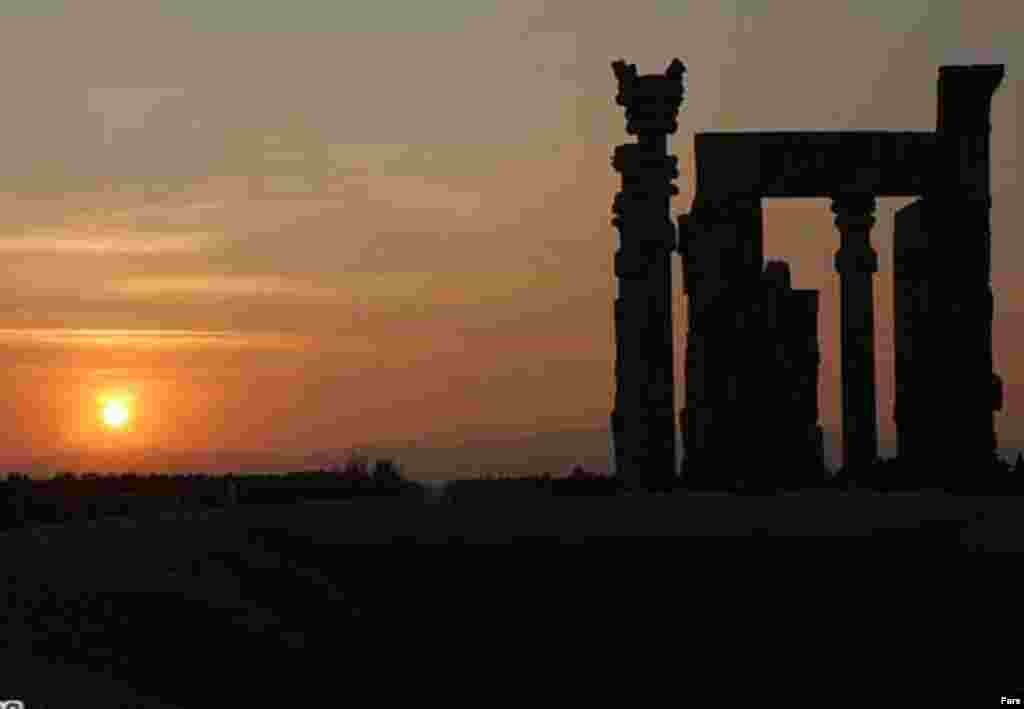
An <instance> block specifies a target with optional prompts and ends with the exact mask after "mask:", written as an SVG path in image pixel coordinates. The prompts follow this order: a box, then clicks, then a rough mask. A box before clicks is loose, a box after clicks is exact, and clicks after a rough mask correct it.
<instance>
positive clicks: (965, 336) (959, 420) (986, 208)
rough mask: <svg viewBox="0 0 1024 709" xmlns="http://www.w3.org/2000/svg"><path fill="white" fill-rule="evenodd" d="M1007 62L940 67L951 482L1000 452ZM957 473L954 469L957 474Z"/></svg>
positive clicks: (936, 192)
mask: <svg viewBox="0 0 1024 709" xmlns="http://www.w3.org/2000/svg"><path fill="white" fill-rule="evenodd" d="M1004 75H1005V67H1004V66H1002V65H999V64H994V65H986V64H981V65H971V66H943V67H940V68H939V82H938V120H937V125H936V135H937V137H938V146H937V147H938V153H937V161H936V165H935V178H934V179H933V184H932V189H931V191H930V194H929V195H928V199H927V200H926V201H927V204H928V209H929V212H930V217H929V218H930V222H931V226H932V227H933V228H934V229H935V231H936V232H937V233H936V237H938V238H935V239H934V240H933V242H932V245H933V249H936V250H941V251H940V253H939V255H938V260H939V262H940V263H941V265H942V268H941V269H940V273H939V274H937V275H938V283H937V285H938V286H939V287H938V288H936V290H937V291H939V293H937V295H938V298H937V300H938V301H939V303H938V304H937V307H936V308H935V310H936V316H935V319H936V321H937V324H936V327H937V328H939V327H941V329H942V332H943V333H944V335H945V337H944V339H943V341H942V347H943V353H944V354H945V356H946V357H947V358H948V359H949V361H952V362H955V363H956V367H957V372H956V376H955V377H946V380H945V381H943V382H942V387H943V403H944V405H945V407H946V410H947V411H948V414H949V415H948V416H947V419H948V421H947V422H945V425H944V428H945V429H946V430H945V431H944V435H943V445H942V449H941V450H942V455H943V462H944V463H945V466H944V467H945V468H946V469H947V470H950V471H951V474H953V475H954V476H956V479H953V480H950V481H949V484H950V485H952V486H956V485H959V484H960V483H961V482H966V481H967V480H969V479H970V474H969V472H968V471H970V470H972V469H975V468H976V467H977V466H980V465H984V464H986V463H988V462H990V461H991V460H992V458H993V456H994V455H995V453H996V445H997V441H996V431H995V420H994V412H995V411H998V410H999V409H1000V408H1001V407H1002V382H1001V380H1000V378H999V376H998V375H997V374H996V373H995V367H994V361H993V353H992V316H993V309H994V298H993V293H992V281H991V276H992V222H991V215H990V211H991V207H992V193H991V184H990V181H991V175H990V173H991V167H990V165H991V163H990V160H991V145H990V136H991V132H992V124H991V111H992V98H993V94H994V93H995V91H996V89H997V88H998V87H999V85H1000V84H1001V83H1002V80H1003V77H1004ZM953 470H956V472H955V473H952V471H953Z"/></svg>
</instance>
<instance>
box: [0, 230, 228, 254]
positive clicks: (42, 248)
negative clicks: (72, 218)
mask: <svg viewBox="0 0 1024 709" xmlns="http://www.w3.org/2000/svg"><path fill="white" fill-rule="evenodd" d="M80 233H81V232H80V231H78V230H70V229H69V230H66V231H63V232H42V233H35V234H30V235H28V236H22V237H17V238H5V239H0V253H5V254H101V255H114V254H128V255H133V254H171V253H177V254H184V253H197V252H199V251H201V250H202V249H203V247H204V246H205V245H206V244H208V243H210V242H212V241H215V240H216V239H217V238H219V235H216V234H209V233H194V234H173V235H169V234H159V233H156V234H154V233H145V232H135V231H116V230H110V229H104V230H103V233H102V234H97V235H95V236H80V235H79V234H80Z"/></svg>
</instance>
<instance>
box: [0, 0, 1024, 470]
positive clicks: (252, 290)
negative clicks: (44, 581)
mask: <svg viewBox="0 0 1024 709" xmlns="http://www.w3.org/2000/svg"><path fill="white" fill-rule="evenodd" d="M798 7H799V10H797V9H796V8H798ZM1022 20H1024V9H1022V6H1020V4H1019V3H1013V2H1007V0H972V1H970V2H954V1H952V0H949V1H944V2H938V1H936V2H925V1H923V0H899V2H893V0H857V1H855V2H854V1H851V2H840V1H839V0H819V1H816V2H813V3H812V2H799V3H798V2H785V1H783V0H778V1H776V2H767V0H757V1H754V0H750V1H743V0H733V1H728V0H701V1H697V0H694V1H692V2H685V1H682V0H675V1H673V0H631V1H630V2H628V3H613V2H608V3H605V2H586V1H584V0H560V1H549V2H544V1H542V0H515V1H512V0H506V1H504V2H498V0H432V2H407V1H399V0H374V1H373V2H369V1H367V2H340V1H338V0H293V1H292V2H288V3H284V2H271V1H270V0H259V1H257V0H173V1H172V0H167V1H166V2H159V1H157V0H123V1H117V2H115V1H113V0H90V2H68V3H63V2H58V1H57V0H45V1H44V0H9V1H8V2H5V3H3V6H2V9H0V90H2V92H3V95H2V99H3V100H2V103H3V111H2V112H0V259H2V260H3V263H4V274H5V278H4V279H3V280H2V281H0V372H2V382H3V396H2V397H0V401H2V404H0V427H2V431H3V433H4V436H3V440H4V445H3V446H2V449H0V470H29V469H32V470H45V469H54V468H60V469H63V468H65V467H68V466H74V467H76V468H79V469H87V468H92V469H101V468H102V466H103V465H105V464H107V463H108V462H109V461H111V460H132V461H135V463H137V464H139V465H140V466H141V467H143V468H145V469H154V470H163V469H181V467H182V466H183V465H195V462H194V461H195V460H202V461H208V462H204V463H203V465H205V469H206V470H210V471H227V470H232V469H236V468H237V467H238V466H239V465H241V463H239V462H238V461H240V460H241V458H237V457H236V458H232V457H231V456H230V455H229V453H230V452H232V451H234V452H239V451H242V452H247V453H246V455H248V456H249V457H248V458H246V461H248V462H246V465H249V466H250V467H251V466H252V465H255V466H257V469H258V468H259V466H260V465H263V466H264V467H265V468H267V469H272V468H274V466H275V465H280V464H283V463H279V462H275V461H280V460H282V456H284V457H288V456H292V457H294V458H295V459H296V460H298V459H302V458H303V456H308V455H311V454H313V453H315V452H317V451H320V452H323V453H322V455H328V453H327V452H330V451H340V450H344V449H346V448H348V447H349V446H352V445H369V444H381V445H385V444H393V445H397V444H398V443H400V442H404V441H418V442H419V444H420V445H421V446H423V447H427V448H429V447H444V446H454V445H460V444H462V445H465V446H467V447H472V446H477V447H478V450H477V449H474V450H475V451H476V452H475V453H474V455H476V457H477V458H479V460H480V462H481V463H482V464H484V463H486V464H494V465H497V464H502V463H504V462H505V459H504V458H501V456H508V455H513V456H514V455H518V456H519V458H518V459H517V460H518V462H520V463H522V462H523V461H524V460H526V459H527V458H528V457H529V456H530V455H534V454H536V455H541V454H544V455H548V456H550V455H553V454H558V455H564V456H566V457H567V460H570V461H571V460H572V459H573V457H574V456H577V457H587V456H589V458H588V460H589V459H593V458H596V459H599V460H602V461H604V464H605V465H607V462H606V458H607V453H608V448H607V442H606V441H607V437H606V433H607V427H608V415H609V413H610V411H611V408H612V396H613V389H614V382H613V358H614V330H613V321H612V307H613V306H612V304H613V301H614V298H615V295H616V283H615V278H614V276H613V269H612V263H613V254H614V251H615V249H616V248H617V244H618V235H617V232H616V231H615V229H614V228H613V227H612V226H611V224H610V219H611V217H612V214H611V211H610V210H611V204H612V199H613V197H614V194H615V192H616V191H617V190H618V189H619V176H618V175H617V174H616V173H615V172H614V171H613V170H612V168H611V166H610V164H609V156H610V154H611V152H612V150H613V149H614V146H615V145H617V144H619V143H622V142H625V141H626V140H630V138H629V136H627V135H626V133H625V120H624V117H623V111H622V109H621V108H620V107H618V106H616V105H615V103H614V97H615V93H616V82H615V79H614V77H613V75H612V71H611V68H610V62H611V61H612V60H614V59H617V58H619V57H623V58H625V59H626V60H627V61H629V62H634V63H636V64H637V66H638V69H639V71H640V73H652V72H662V71H664V69H665V67H667V66H668V63H669V62H670V61H671V59H672V58H673V57H679V58H680V59H682V61H683V62H684V63H685V64H686V65H687V68H688V75H687V85H688V93H687V96H686V100H685V103H684V105H683V108H682V110H681V113H680V118H679V123H680V129H679V132H678V133H677V134H675V135H674V136H673V137H672V138H671V139H670V151H671V152H673V153H674V154H676V155H678V156H679V159H680V172H681V173H682V176H681V177H680V178H679V179H678V180H677V183H676V184H677V185H678V186H679V188H680V191H681V194H680V195H679V196H678V197H676V198H675V200H674V210H675V211H676V213H679V212H684V211H687V210H688V208H689V206H690V202H691V200H692V197H693V184H692V179H691V178H692V175H693V174H694V168H693V151H692V147H693V136H694V133H696V132H701V131H713V130H723V131H725V130H789V129H792V130H853V129H892V130H933V129H934V127H935V107H936V96H935V87H936V79H937V70H938V67H939V65H940V64H947V63H973V62H985V63H988V62H999V63H1005V64H1007V78H1006V79H1005V80H1004V83H1003V85H1002V86H1001V87H1000V89H999V90H998V91H997V93H996V94H995V97H994V99H993V110H992V126H993V132H992V156H993V162H992V190H993V201H994V206H993V209H992V220H993V275H992V280H993V285H994V290H995V298H996V301H995V308H996V314H995V326H994V330H995V334H994V349H995V358H996V370H997V372H998V373H1000V374H1001V375H1002V377H1003V379H1004V380H1005V393H1006V404H1005V407H1004V410H1003V412H1001V413H1000V414H998V415H997V430H998V432H999V437H1000V445H1002V446H1005V447H1020V446H1024V356H1021V355H1022V353H1024V338H1022V336H1021V333H1022V332H1024V281H1022V275H1024V240H1022V239H1021V237H1022V236H1024V230H1022V228H1021V224H1022V221H1021V217H1020V216H1016V217H1015V216H1014V213H1015V209H1017V208H1018V205H1020V204H1022V203H1024V193H1022V191H1021V188H1020V187H1018V184H1017V170H1018V156H1019V149H1018V142H1017V140H1018V131H1019V128H1018V126H1019V124H1020V121H1021V103H1022V99H1021V82H1020V79H1019V78H1018V77H1019V76H1020V75H1021V74H1020V71H1021V70H1020V67H1024V48H1022V45H1021V42H1020V41H1019V38H1020V33H1021V30H1022V28H1024V22H1022ZM908 201H909V200H906V199H880V200H879V211H878V214H877V216H878V223H877V225H876V227H875V229H874V232H873V237H874V238H873V241H874V244H875V246H876V248H877V250H878V253H879V259H880V272H879V274H878V277H877V278H876V317H877V321H876V327H877V343H878V346H877V348H878V354H877V356H878V365H877V367H878V398H879V422H880V434H881V437H882V438H883V439H886V440H887V441H888V442H889V444H891V441H892V439H893V438H894V428H893V424H892V406H891V401H892V392H893V376H892V324H891V320H892V282H891V279H892V249H891V245H892V214H893V212H894V211H895V210H896V209H898V208H899V207H901V206H903V205H904V204H907V203H908ZM832 218H833V215H832V214H831V212H830V211H829V204H828V202H827V201H815V200H791V201H782V200H776V201H772V202H769V203H768V206H767V209H766V217H765V220H766V248H765V252H766V255H767V256H768V257H770V258H784V259H787V260H789V262H790V264H791V266H792V269H793V281H794V283H793V285H794V287H797V288H817V289H820V290H821V308H822V313H821V316H820V320H819V323H820V324H819V331H820V337H821V345H822V369H821V386H820V389H821V404H822V416H821V420H822V423H823V425H824V426H825V427H826V429H827V430H829V431H831V432H833V433H836V432H838V430H839V381H838V376H839V367H838V362H837V356H838V343H839V332H838V287H839V283H838V278H837V276H836V274H835V273H834V271H833V269H832V257H833V254H834V252H835V250H836V248H837V246H838V241H839V238H838V234H837V232H836V231H835V228H834V226H833V224H832ZM680 270H681V269H680V266H679V260H678V258H676V259H675V266H674V279H675V282H674V285H675V289H676V291H675V292H676V298H675V310H676V312H675V320H676V332H677V339H676V353H677V367H676V371H677V384H676V388H677V400H678V401H679V402H680V405H681V403H682V399H683V392H684V385H683V379H682V375H683V356H682V354H683V352H684V342H685V327H684V326H685V322H686V320H685V298H684V297H683V294H682V290H681V287H680ZM950 335H951V336H953V335H954V333H950ZM934 356H936V357H941V356H942V353H941V352H936V353H934ZM950 365H951V371H955V363H952V362H951V363H950ZM111 396H115V397H116V396H125V397H130V398H131V400H132V404H131V406H132V416H131V419H130V420H129V421H127V423H126V424H125V425H122V426H119V427H117V426H110V425H107V424H105V423H104V418H103V416H101V410H102V404H101V399H104V397H106V398H107V399H109V398H110V397H111ZM936 402H937V405H941V391H937V392H936ZM573 430H576V431H577V432H578V431H588V430H589V431H595V432H597V433H598V434H600V435H595V436H594V437H592V438H590V439H586V440H590V441H594V443H593V445H592V446H591V449H589V450H568V449H564V450H559V445H561V444H560V443H559V440H563V439H559V438H558V435H556V434H558V433H559V432H562V431H570V432H571V431H573ZM601 432H603V433H601ZM530 434H542V435H541V436H540V438H537V439H536V440H543V441H545V443H543V445H541V444H539V443H538V444H536V445H538V446H541V447H542V448H543V451H541V450H540V448H538V449H536V450H534V449H531V448H530V446H529V445H527V444H524V445H522V446H519V448H518V449H517V450H514V451H513V453H509V452H508V450H507V449H501V448H498V447H493V446H490V444H488V443H486V442H487V441H491V440H498V439H511V438H514V437H517V436H521V435H522V436H525V435H530ZM549 434H550V435H549ZM601 435H604V436H605V437H604V438H601ZM566 436H567V437H566V438H564V441H565V445H566V446H568V445H569V442H570V441H571V442H574V443H573V445H578V441H580V440H584V439H581V438H579V437H578V436H577V437H575V438H574V437H572V436H569V435H568V434H566ZM602 441H604V442H602ZM531 445H532V444H531ZM887 451H888V452H891V445H888V447H883V453H884V452H887ZM836 452H837V451H833V455H834V454H835V453H836ZM261 455H262V456H263V457H262V458H261V457H260V456H261ZM119 456H122V457H119ZM123 456H127V457H123ZM131 456H135V457H131ZM188 456H193V457H191V458H189V457H188ZM488 456H490V458H488ZM440 460H441V463H439V464H438V465H441V466H443V464H444V463H443V457H442V458H441V459H440ZM174 461H177V462H174ZM182 461H187V462H182ZM409 473H410V475H411V476H413V477H415V475H416V473H417V471H416V469H415V466H413V465H410V470H409Z"/></svg>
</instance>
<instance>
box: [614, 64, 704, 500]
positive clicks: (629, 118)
mask: <svg viewBox="0 0 1024 709" xmlns="http://www.w3.org/2000/svg"><path fill="white" fill-rule="evenodd" d="M612 68H613V69H614V71H615V76H616V78H617V79H618V81H619V93H618V95H617V96H616V97H615V101H616V103H618V104H619V105H620V106H623V107H625V109H626V132H627V133H629V134H630V135H635V136H637V141H636V142H635V143H626V144H625V145H620V146H618V147H617V148H616V149H615V155H614V157H613V158H612V165H613V167H614V168H615V169H616V170H617V171H618V172H620V173H621V174H622V190H621V191H620V192H619V193H618V194H617V195H616V196H615V203H614V205H613V207H612V211H613V212H614V213H615V215H616V216H615V218H614V219H613V220H612V224H613V225H614V226H615V227H616V228H618V230H619V235H620V238H621V247H620V248H619V250H618V251H617V252H616V254H615V275H616V277H617V278H618V279H619V297H618V298H617V299H616V301H615V335H616V360H615V375H616V376H615V381H616V388H615V410H614V411H613V412H612V416H611V422H612V432H613V434H612V435H613V437H614V440H615V470H616V474H617V475H618V476H620V477H621V478H622V479H623V480H627V481H630V482H635V483H640V484H664V483H666V482H669V481H671V480H672V479H673V478H674V477H675V465H676V448H675V443H676V441H675V414H674V411H675V389H674V384H673V376H672V368H673V366H674V356H673V352H672V350H673V348H672V338H673V332H672V263H671V256H672V252H673V250H674V249H675V243H676V242H675V228H674V226H673V224H672V218H671V215H670V213H669V201H670V199H671V198H672V196H673V195H676V194H679V188H678V187H676V186H675V185H673V184H672V180H673V179H675V178H676V177H678V176H679V171H678V169H677V167H676V165H677V162H678V160H677V159H676V158H675V157H674V156H671V155H668V154H667V147H668V134H669V133H675V132H676V129H677V127H678V125H677V123H676V116H677V114H678V111H679V106H680V105H681V104H682V101H683V74H684V73H685V72H686V68H685V67H684V66H683V64H682V62H680V61H679V60H678V59H676V60H674V61H673V62H672V63H671V64H670V65H669V67H668V69H667V70H666V71H665V74H664V75H661V74H647V75H644V76H637V72H636V65H634V64H630V65H627V64H626V63H625V62H623V61H617V62H614V63H613V64H612Z"/></svg>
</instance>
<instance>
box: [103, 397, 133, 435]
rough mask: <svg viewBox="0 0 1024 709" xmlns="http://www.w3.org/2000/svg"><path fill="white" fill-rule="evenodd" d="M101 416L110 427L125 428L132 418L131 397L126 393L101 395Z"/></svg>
mask: <svg viewBox="0 0 1024 709" xmlns="http://www.w3.org/2000/svg"><path fill="white" fill-rule="evenodd" d="M100 418H101V419H102V420H103V424H104V425H105V426H107V427H108V428H113V429H119V428H124V427H125V426H126V425H127V424H128V422H129V421H130V420H131V418H132V400H131V397H128V396H124V395H117V396H106V397H101V399H100Z"/></svg>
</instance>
